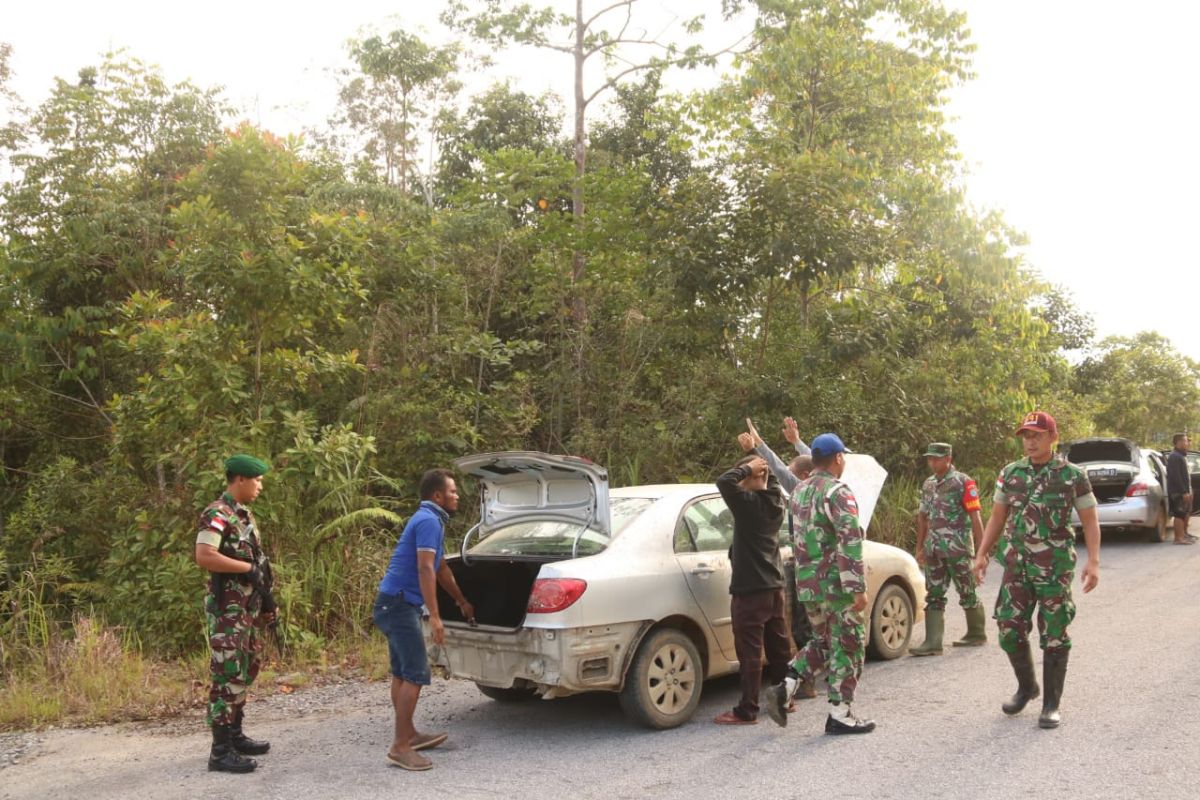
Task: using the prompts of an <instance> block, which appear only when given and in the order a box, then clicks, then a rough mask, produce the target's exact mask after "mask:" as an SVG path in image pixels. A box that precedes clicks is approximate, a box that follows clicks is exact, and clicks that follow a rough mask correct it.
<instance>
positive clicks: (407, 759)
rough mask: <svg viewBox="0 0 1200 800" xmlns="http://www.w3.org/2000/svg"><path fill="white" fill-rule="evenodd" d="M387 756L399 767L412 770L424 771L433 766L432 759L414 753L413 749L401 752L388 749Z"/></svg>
mask: <svg viewBox="0 0 1200 800" xmlns="http://www.w3.org/2000/svg"><path fill="white" fill-rule="evenodd" d="M387 758H388V761H390V762H391V763H393V764H395V765H396V766H397V767H400V768H401V769H407V770H411V771H413V772H422V771H424V770H427V769H430V768H431V767H432V766H433V762H432V761H430V760H429V759H428V758H426V757H425V756H422V755H418V754H417V753H414V752H413V751H412V750H405V751H403V752H401V753H393V752H391V751H388V754H387Z"/></svg>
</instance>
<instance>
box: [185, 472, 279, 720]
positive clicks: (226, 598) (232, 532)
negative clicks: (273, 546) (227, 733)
mask: <svg viewBox="0 0 1200 800" xmlns="http://www.w3.org/2000/svg"><path fill="white" fill-rule="evenodd" d="M196 543H197V544H208V545H212V546H213V547H216V548H217V549H218V550H219V551H220V552H221V553H222V554H224V555H227V556H229V557H231V558H236V559H239V560H242V561H249V562H251V563H254V564H256V565H257V566H258V567H259V569H262V570H269V569H270V566H269V563H268V561H267V557H266V556H265V555H264V554H263V551H262V546H261V545H260V543H259V539H258V530H257V528H256V526H255V524H254V516H253V514H251V513H250V509H249V508H247V507H246V506H244V505H241V504H239V503H238V502H236V501H235V500H234V499H233V498H232V497H231V496H230V495H229V493H228V492H226V493H224V494H222V495H221V497H220V499H218V500H215V501H214V502H212V503H210V504H209V505H208V507H206V508H205V509H204V511H203V513H201V514H200V531H199V533H197V534H196ZM261 606H262V597H261V595H260V594H259V593H258V592H256V591H255V590H254V587H252V586H251V585H250V584H249V583H247V582H246V581H245V579H244V577H243V576H241V575H218V574H210V575H209V582H208V594H207V595H206V596H205V598H204V614H205V618H206V620H207V623H208V625H207V627H208V645H209V649H210V650H211V651H212V660H211V662H210V667H211V672H212V686H211V687H210V688H209V692H208V723H209V724H210V725H233V724H234V723H235V720H236V718H237V712H238V710H239V709H240V707H241V706H242V704H243V703H245V702H246V691H247V690H248V689H249V688H250V684H252V683H254V679H255V677H257V676H258V670H259V666H260V653H261V652H262V642H261V640H260V639H259V636H258V631H257V629H256V628H255V627H254V619H255V617H256V616H257V615H258V613H259V610H260V609H261Z"/></svg>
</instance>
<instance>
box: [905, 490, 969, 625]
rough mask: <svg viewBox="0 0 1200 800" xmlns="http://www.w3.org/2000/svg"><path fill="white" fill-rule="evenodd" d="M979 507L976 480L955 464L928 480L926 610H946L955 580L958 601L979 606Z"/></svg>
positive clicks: (924, 508)
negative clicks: (974, 517) (974, 529)
mask: <svg viewBox="0 0 1200 800" xmlns="http://www.w3.org/2000/svg"><path fill="white" fill-rule="evenodd" d="M978 510H979V489H978V487H977V486H976V485H975V481H973V480H971V477H970V476H969V475H966V474H964V473H962V472H959V471H958V470H956V469H954V468H953V467H951V468H950V470H949V471H948V472H947V473H946V474H945V475H944V476H942V478H941V479H940V480H939V479H938V477H937V476H936V475H930V476H929V477H928V478H926V479H925V483H924V485H923V486H922V487H921V505H920V512H921V513H922V514H924V515H925V516H926V518H927V519H928V520H929V530H928V533H927V534H926V536H925V566H924V571H925V610H926V611H944V610H945V609H946V595H947V594H948V592H949V590H950V582H951V581H952V580H953V582H954V588H955V589H956V590H957V591H958V604H959V605H960V606H962V607H963V608H975V606H977V605H979V595H977V594H976V593H975V574H974V573H973V572H972V571H971V565H972V562H973V561H974V558H975V540H974V539H973V538H972V537H971V518H970V516H969V514H970V512H972V511H978Z"/></svg>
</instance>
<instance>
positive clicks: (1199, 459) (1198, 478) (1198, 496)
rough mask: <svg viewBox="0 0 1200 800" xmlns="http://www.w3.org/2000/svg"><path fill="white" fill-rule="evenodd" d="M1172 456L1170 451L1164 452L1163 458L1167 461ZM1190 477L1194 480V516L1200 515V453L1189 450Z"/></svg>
mask: <svg viewBox="0 0 1200 800" xmlns="http://www.w3.org/2000/svg"><path fill="white" fill-rule="evenodd" d="M1170 454H1171V451H1170V450H1163V451H1162V457H1163V460H1164V461H1165V460H1166V459H1167V457H1168V456H1169V455H1170ZM1187 462H1188V475H1189V476H1190V477H1191V479H1192V516H1193V517H1194V516H1196V515H1197V514H1200V451H1197V450H1188V451H1187Z"/></svg>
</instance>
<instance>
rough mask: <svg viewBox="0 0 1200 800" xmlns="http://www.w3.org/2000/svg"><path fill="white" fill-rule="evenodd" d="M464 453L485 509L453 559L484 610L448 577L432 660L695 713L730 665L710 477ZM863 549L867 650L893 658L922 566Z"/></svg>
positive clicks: (530, 692)
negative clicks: (676, 480) (468, 612)
mask: <svg viewBox="0 0 1200 800" xmlns="http://www.w3.org/2000/svg"><path fill="white" fill-rule="evenodd" d="M849 457H850V458H852V459H869V460H870V463H871V464H874V459H871V458H870V456H863V455H851V456H849ZM455 466H456V467H457V468H458V469H459V470H460V471H462V472H463V473H466V474H469V475H472V476H474V477H475V478H476V479H477V480H478V482H479V486H480V496H481V510H480V521H479V523H478V524H477V525H476V526H475V527H474V528H472V530H471V531H470V532H469V533H468V534H467V535H466V536H465V537H464V539H463V542H462V548H461V550H460V553H459V554H458V555H457V556H450V557H447V559H446V563H447V564H448V565H449V567H450V569H451V571H452V572H453V573H454V575H455V578H456V580H457V581H458V583H459V585H460V586H461V587H462V589H463V591H464V592H465V593H466V595H467V597H468V598H469V599H470V600H471V602H472V603H473V604H474V607H475V616H476V622H477V624H476V625H475V626H470V625H468V624H467V623H466V621H465V620H463V619H462V617H461V615H460V614H459V612H458V611H457V608H456V607H455V605H454V603H453V602H451V601H450V598H449V596H447V595H446V594H445V593H444V592H441V591H440V590H439V608H440V609H441V611H442V618H443V621H444V623H445V631H446V646H445V647H444V648H441V649H440V652H439V649H438V648H433V649H432V652H433V660H434V663H435V664H436V665H439V666H441V667H443V668H444V669H445V670H447V671H448V672H449V673H450V674H451V675H454V676H456V677H460V678H465V679H468V680H472V681H474V682H475V683H477V684H478V685H479V688H480V690H481V691H482V692H483V693H484V694H485V695H487V696H488V697H491V698H493V699H496V700H516V699H524V698H530V697H535V696H540V697H542V698H546V699H550V698H556V697H564V696H567V695H572V694H576V693H579V692H588V691H597V690H601V691H610V692H617V693H619V696H620V703H621V706H622V708H623V709H624V710H625V712H626V714H627V715H628V716H629V717H630V718H631V719H633V720H635V721H636V722H638V723H641V724H643V725H646V726H648V727H651V728H672V727H675V726H677V725H680V724H682V723H684V722H686V721H687V720H688V719H689V718H690V717H691V716H692V714H693V713H694V712H695V710H696V707H697V705H698V704H699V701H700V693H701V689H702V686H703V683H704V681H705V680H706V679H708V678H713V677H717V676H719V675H727V674H729V673H733V672H736V671H737V669H738V662H737V656H736V654H735V652H734V646H733V629H732V620H731V615H730V603H729V581H730V563H729V554H728V551H729V545H730V542H731V540H732V536H733V521H732V518H731V515H730V513H729V511H728V509H727V508H726V506H725V504H724V502H723V501H722V500H721V497H720V495H719V494H717V491H716V487H715V486H714V485H712V484H668V485H659V486H631V487H627V488H621V489H612V490H610V488H609V486H608V476H607V473H606V472H605V470H604V469H603V468H602V467H600V466H597V465H595V464H592V463H590V462H587V461H585V460H582V459H578V458H573V457H569V456H553V455H546V454H544V453H532V452H506V453H492V454H486V455H478V456H469V457H465V458H460V459H458V460H457V461H456V462H455ZM876 468H878V467H877V465H876ZM879 472H880V473H882V470H881V469H880V470H879ZM880 483H882V480H880ZM875 491H876V493H877V491H878V489H877V488H876V489H875ZM875 499H876V498H875V497H864V498H863V501H864V502H863V503H861V505H869V507H871V508H873V507H874V501H875ZM786 529H787V525H786V520H785V524H784V526H783V530H782V531H781V547H782V554H783V556H784V557H785V558H786V559H790V557H791V552H790V547H789V546H788V545H787V544H786V543H785V541H784V540H786V537H787V530H786ZM864 556H865V561H866V568H867V584H868V601H869V602H868V611H867V613H868V617H867V619H869V623H870V624H869V628H870V634H869V635H870V637H871V639H870V651H871V652H872V654H873V655H875V656H876V657H878V658H895V657H896V656H898V655H900V654H901V653H903V652H904V649H905V648H906V647H907V645H908V641H909V638H910V636H911V634H912V628H913V625H914V623H915V622H916V621H917V620H918V619H919V618H920V614H921V610H920V609H921V608H922V607H923V605H924V597H925V584H924V579H923V578H922V575H921V572H920V570H919V569H918V567H917V563H916V561H915V560H914V559H913V557H912V556H910V555H909V554H908V553H906V552H904V551H902V550H899V549H897V548H895V547H890V546H888V545H884V544H879V543H877V542H870V541H868V542H866V543H865V546H864ZM427 634H428V631H427Z"/></svg>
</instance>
